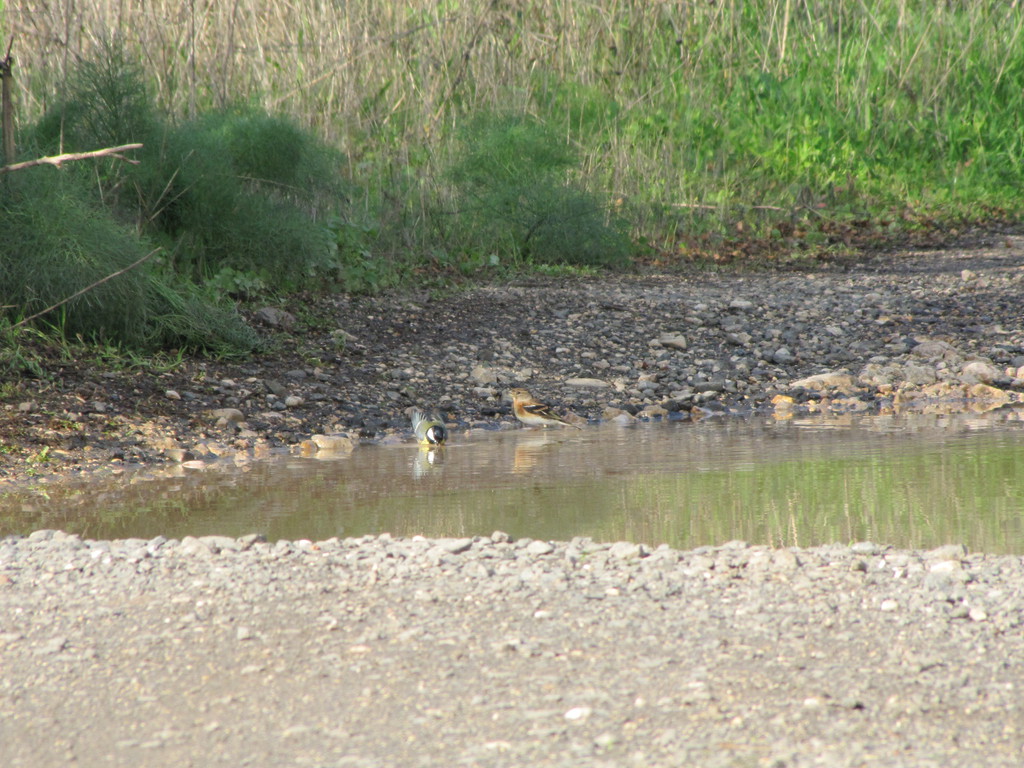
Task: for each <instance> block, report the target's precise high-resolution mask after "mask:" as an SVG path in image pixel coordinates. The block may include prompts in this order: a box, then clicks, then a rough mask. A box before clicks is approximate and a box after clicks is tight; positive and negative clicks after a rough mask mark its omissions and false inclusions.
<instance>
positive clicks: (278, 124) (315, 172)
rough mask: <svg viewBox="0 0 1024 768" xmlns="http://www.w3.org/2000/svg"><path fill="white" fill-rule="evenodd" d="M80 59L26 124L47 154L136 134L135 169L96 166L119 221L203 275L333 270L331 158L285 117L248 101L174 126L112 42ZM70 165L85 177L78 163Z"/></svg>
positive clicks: (299, 275) (283, 276) (335, 204)
mask: <svg viewBox="0 0 1024 768" xmlns="http://www.w3.org/2000/svg"><path fill="white" fill-rule="evenodd" d="M102 53H103V55H102V57H101V58H100V60H98V61H97V62H83V63H82V64H81V66H80V67H78V69H76V71H75V73H74V75H73V76H72V77H71V78H70V80H69V83H68V88H67V92H66V94H65V97H64V99H63V100H62V101H61V103H60V104H59V105H57V106H56V107H54V108H53V109H52V110H50V111H49V112H48V113H47V114H46V115H45V116H44V117H43V119H42V120H41V121H40V123H39V125H38V126H37V127H36V130H35V131H34V132H33V136H34V138H35V141H36V143H37V144H38V145H39V146H40V147H42V148H43V149H45V150H47V151H52V152H55V151H58V150H63V151H84V150H91V149H98V148H100V147H105V146H111V145H117V144H123V143H128V142H142V143H143V144H144V145H145V146H144V148H143V150H142V151H141V152H139V153H137V154H136V157H137V159H138V160H139V161H140V162H139V164H138V165H128V164H124V163H110V162H105V163H101V164H100V166H98V167H101V168H103V169H104V172H103V173H101V174H100V178H99V182H100V183H99V185H97V189H98V191H99V192H100V195H101V198H102V201H103V203H104V205H106V206H108V208H110V210H111V211H112V212H113V213H114V215H116V216H117V217H118V218H119V219H120V220H122V221H124V222H128V223H132V224H135V225H137V226H138V227H139V229H140V231H141V232H143V233H144V234H146V235H148V236H150V237H152V238H154V240H155V241H156V242H159V243H161V244H163V245H165V246H166V247H167V249H168V251H169V252H172V253H173V254H174V259H173V261H172V264H173V266H174V268H175V269H176V270H178V271H179V272H180V273H181V274H182V275H184V276H186V277H187V278H189V279H191V280H193V281H196V282H199V283H201V282H202V281H204V280H205V279H207V278H209V277H212V276H213V275H215V274H218V273H219V272H220V271H221V270H223V269H225V268H231V269H234V270H236V271H239V272H247V273H254V274H256V275H258V276H259V277H260V278H261V279H263V280H264V281H266V282H267V283H269V284H273V285H275V286H279V287H289V286H290V287H299V286H302V285H304V284H305V283H307V282H308V281H310V280H312V279H317V278H324V277H327V278H331V277H334V276H336V274H337V268H338V261H337V248H336V246H335V243H334V241H333V239H332V236H331V233H330V232H329V231H328V229H327V226H326V221H327V219H328V218H329V217H331V216H336V215H338V213H339V211H340V210H341V209H342V208H343V207H344V203H345V201H346V192H347V189H346V186H345V185H344V183H343V182H342V179H341V176H340V174H339V172H338V170H339V167H340V165H341V163H340V155H339V154H338V153H337V152H335V151H333V150H331V149H329V148H328V147H326V146H325V145H324V144H323V143H322V142H319V141H318V140H316V139H315V138H313V137H312V135H311V134H309V133H308V132H306V131H303V130H301V129H299V128H298V127H297V126H296V125H295V124H294V123H293V122H292V121H290V120H288V119H286V118H284V117H280V116H274V115H269V114H267V113H265V112H263V111H262V110H259V109H256V108H250V107H239V108H233V109H226V110H219V111H216V112H211V113H208V114H205V115H202V116H200V117H198V118H196V119H194V120H189V121H185V122H183V123H182V124H180V125H172V124H170V123H168V122H166V121H162V120H159V119H157V118H156V117H155V108H154V106H153V104H152V102H151V100H150V99H149V98H148V96H147V95H146V90H145V87H144V85H143V82H142V80H141V71H140V70H139V69H138V68H137V67H135V66H133V65H132V64H130V63H129V62H128V61H127V60H126V58H125V56H124V54H123V51H122V49H121V48H119V47H118V46H117V45H114V44H111V45H109V46H107V47H106V48H105V49H104V51H103V52H102ZM68 173H70V174H77V175H90V176H91V175H92V174H94V173H95V170H94V169H93V168H92V167H89V166H88V165H79V166H77V167H75V168H69V169H68Z"/></svg>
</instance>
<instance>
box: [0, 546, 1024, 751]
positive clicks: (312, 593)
mask: <svg viewBox="0 0 1024 768" xmlns="http://www.w3.org/2000/svg"><path fill="white" fill-rule="evenodd" d="M1022 624H1024V562H1022V559H1021V558H1020V557H1009V556H1001V557H994V556H985V555H977V554H968V553H966V552H965V551H964V549H963V547H960V546H954V545H951V546H946V547H943V548H941V549H938V550H934V551H931V552H912V551H898V550H892V549H887V548H884V547H881V546H878V545H874V544H870V543H859V544H855V545H853V546H835V547H822V548H816V549H791V550H771V549H767V548H764V547H753V546H747V545H746V544H745V543H743V542H729V543H726V544H724V545H722V546H719V547H714V548H711V547H707V548H701V549H698V550H694V551H691V552H680V551H677V550H672V549H669V548H667V547H660V548H656V549H653V550H648V549H646V548H644V547H642V546H640V545H637V544H633V543H627V542H620V543H616V544H611V545H608V544H595V543H593V542H591V541H589V540H573V541H571V542H568V543H549V542H544V541H531V540H518V541H509V540H508V537H507V536H505V535H503V534H500V533H496V534H494V535H493V536H492V537H490V538H477V539H463V540H426V539H415V538H414V539H404V540H403V539H392V538H391V537H389V536H382V537H379V538H364V539H358V540H344V541H339V540H336V539H334V540H329V541H324V542H318V543H311V542H284V541H282V542H276V543H266V542H262V541H259V540H258V539H257V538H256V537H248V538H243V539H238V540H235V539H227V538H221V537H207V538H203V539H190V538H186V539H184V540H182V541H167V540H163V539H155V540H152V541H142V540H128V541H114V542H106V541H83V540H81V539H79V538H77V537H74V536H68V535H65V534H62V533H59V532H52V531H39V532H36V533H34V534H32V535H31V536H29V537H27V538H20V539H17V538H8V539H6V540H4V541H3V542H2V543H0V666H2V668H3V670H4V671H3V676H2V680H0V744H2V745H3V746H2V749H3V753H4V760H3V762H4V765H5V766H7V767H8V768H13V767H15V766H18V767H20V766H25V767H31V768H42V767H44V766H68V765H82V766H93V765H111V766H133V767H134V766H140V765H144V766H209V765H230V766H239V765H254V766H281V765H313V766H367V767H370V766H463V765H464V766H581V765H592V766H645V767H647V766H776V767H778V768H781V767H782V766H867V765H870V766H879V765H886V766H981V765H984V766H1019V765H1021V764H1022V763H1024V709H1022V704H1024V697H1022V691H1024V632H1022Z"/></svg>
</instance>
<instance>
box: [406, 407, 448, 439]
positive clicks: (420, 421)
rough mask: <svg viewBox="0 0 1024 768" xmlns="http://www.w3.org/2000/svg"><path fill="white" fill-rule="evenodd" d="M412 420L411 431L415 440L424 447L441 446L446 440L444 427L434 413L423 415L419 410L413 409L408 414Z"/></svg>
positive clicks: (446, 435) (446, 432) (446, 433)
mask: <svg viewBox="0 0 1024 768" xmlns="http://www.w3.org/2000/svg"><path fill="white" fill-rule="evenodd" d="M410 417H411V418H412V431H413V434H415V435H416V439H417V440H419V441H420V442H421V443H424V444H426V445H443V444H444V441H445V440H447V439H448V430H447V429H445V427H444V422H443V421H441V417H440V416H438V415H437V414H436V413H434V412H430V413H424V412H423V411H421V410H420V409H419V408H413V409H412V413H411V414H410Z"/></svg>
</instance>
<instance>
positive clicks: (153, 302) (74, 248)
mask: <svg viewBox="0 0 1024 768" xmlns="http://www.w3.org/2000/svg"><path fill="white" fill-rule="evenodd" d="M0 230H2V231H3V233H4V237H3V239H2V240H0V296H3V297H4V300H3V304H4V305H6V306H7V307H8V308H7V310H6V314H7V316H8V317H18V316H20V317H29V316H31V315H34V314H35V313H37V312H40V311H42V310H44V309H46V308H48V307H50V306H52V305H55V304H58V303H59V302H62V301H64V300H65V299H69V298H70V297H72V296H74V295H75V294H76V293H78V292H79V291H80V290H82V289H84V288H87V287H88V286H92V285H93V284H94V283H99V284H98V285H95V286H94V287H92V288H89V290H86V291H85V292H83V293H81V294H80V295H78V296H76V297H75V298H72V299H70V301H67V302H66V303H64V304H61V306H60V307H59V308H58V309H57V310H55V311H53V312H50V313H48V314H45V315H43V316H42V317H40V318H39V320H38V321H37V322H38V323H39V324H41V325H50V326H55V327H57V329H58V330H59V331H60V332H62V333H63V334H64V335H65V336H66V337H68V338H75V337H82V338H84V339H88V340H94V341H97V342H102V343H114V344H123V345H126V346H128V347H132V348H137V349H155V348H159V347H185V348H190V349H205V350H208V351H211V352H214V353H218V354H238V353H240V352H248V351H250V350H252V349H253V348H254V347H255V346H256V345H257V342H258V339H257V337H256V335H255V333H254V332H253V331H252V330H251V329H250V328H248V326H246V325H245V323H244V322H243V321H242V320H241V318H240V317H239V316H238V315H237V313H235V312H234V311H233V310H232V309H229V308H225V307H222V306H218V305H216V304H214V303H213V302H212V301H210V300H209V299H205V298H203V296H202V295H201V294H200V293H199V291H198V289H197V288H196V287H195V286H189V285H186V284H183V283H182V282H181V281H180V280H177V279H176V278H174V277H173V276H168V275H165V274H161V272H160V271H159V270H158V269H157V268H156V266H155V265H153V264H151V263H148V262H146V263H143V264H141V265H139V266H137V267H135V268H132V269H128V270H127V271H125V272H124V273H122V274H119V275H117V276H116V277H112V278H111V279H109V280H106V281H104V282H100V281H101V280H103V279H104V278H107V277H109V276H111V275H114V274H115V273H117V272H118V271H120V270H123V269H126V268H128V267H130V265H132V264H133V263H134V262H136V261H138V260H140V259H142V258H143V257H144V256H146V254H147V253H149V252H150V251H151V250H152V245H151V244H150V243H148V242H146V241H145V240H144V239H143V238H140V237H139V236H138V234H136V233H135V232H134V231H132V230H131V229H129V228H127V227H125V226H123V225H121V224H119V223H117V222H115V221H114V220H113V219H112V218H111V217H110V215H109V214H108V212H107V211H105V210H104V209H101V208H100V207H98V206H97V205H96V203H95V201H94V200H93V199H92V194H91V190H85V189H83V188H82V185H81V184H80V183H79V181H78V179H77V178H76V177H74V176H65V175H62V174H60V173H58V172H56V171H54V170H53V169H51V168H35V169H31V170H29V171H22V172H21V173H20V174H18V175H16V176H15V177H13V178H11V179H10V183H9V185H8V187H7V189H6V190H5V192H4V194H3V195H0Z"/></svg>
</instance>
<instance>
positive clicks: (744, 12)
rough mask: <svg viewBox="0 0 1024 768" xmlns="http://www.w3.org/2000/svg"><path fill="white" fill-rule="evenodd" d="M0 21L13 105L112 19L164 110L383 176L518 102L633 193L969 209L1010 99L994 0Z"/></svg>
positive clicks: (1020, 79) (437, 156) (440, 8)
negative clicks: (272, 137)
mask: <svg viewBox="0 0 1024 768" xmlns="http://www.w3.org/2000/svg"><path fill="white" fill-rule="evenodd" d="M0 21H2V16H0ZM6 26H7V27H9V28H10V29H12V30H13V31H14V33H15V35H16V42H15V54H16V56H17V57H18V70H19V71H18V75H19V77H20V78H21V83H22V86H23V88H22V105H21V111H22V119H23V120H31V119H32V118H33V117H35V116H38V115H39V114H41V112H42V111H43V110H44V109H45V107H46V105H47V100H49V99H51V98H53V95H54V94H56V93H59V92H60V89H61V88H60V86H61V83H62V81H63V80H64V79H65V78H66V77H67V73H68V71H69V70H70V69H71V68H73V67H75V66H76V65H77V62H78V61H80V60H82V59H86V58H89V57H90V56H91V55H93V54H94V53H95V52H96V51H97V50H99V48H100V45H101V41H102V40H103V39H105V38H107V37H109V36H116V37H117V38H119V39H120V40H121V41H122V42H123V43H124V44H125V45H126V46H127V50H128V51H129V52H130V53H132V54H133V55H136V56H137V57H138V58H139V59H140V60H141V61H143V62H144V66H145V69H146V72H147V73H148V74H149V76H150V77H151V81H152V87H153V88H154V90H155V92H156V97H157V101H158V104H159V105H160V106H161V107H162V108H164V109H166V110H167V111H168V112H170V113H171V114H174V115H180V116H189V115H192V114H195V113H196V111H197V110H199V111H201V110H203V109H206V108H208V107H211V106H213V107H216V106H224V105H227V104H231V103H237V102H238V101H243V102H250V103H255V104H258V105H260V106H263V107H265V108H267V109H269V110H271V111H282V112H285V113H287V114H289V115H291V116H292V117H293V118H294V119H296V120H297V121H298V122H299V123H300V124H302V125H304V126H306V127H308V128H310V129H312V130H314V131H316V132H317V133H318V135H319V136H321V137H322V138H324V139H325V140H327V141H328V142H330V143H333V144H335V145H337V146H338V147H339V148H341V149H343V150H344V151H345V152H346V154H347V156H348V157H349V160H350V163H351V167H350V168H349V169H348V170H349V174H350V175H351V176H353V177H356V178H359V177H362V176H366V175H368V174H369V175H371V176H373V177H374V178H375V179H376V178H386V179H387V180H386V181H385V182H383V183H385V184H392V183H394V181H395V178H396V177H397V176H401V174H402V173H405V172H406V171H407V170H408V169H409V168H410V167H413V168H415V169H416V171H415V174H416V175H417V177H418V178H420V179H421V180H423V179H425V180H427V181H426V182H425V183H426V186H432V185H435V184H437V181H436V179H438V178H439V177H440V176H441V172H440V171H441V169H442V168H443V167H445V165H446V164H447V163H448V160H449V158H448V154H449V153H450V152H452V151H456V150H454V149H453V147H452V146H451V142H450V137H451V136H452V135H453V134H454V130H453V129H454V128H455V127H456V126H457V124H458V123H459V122H460V121H461V119H462V118H463V117H464V116H465V115H467V114H472V113H479V112H488V111H490V112H494V111H511V112H513V113H527V114H533V115H535V116H538V117H539V118H541V119H542V120H543V121H545V122H546V124H547V125H548V126H549V127H553V128H555V129H556V130H558V131H560V132H562V133H564V135H565V136H566V137H568V138H569V139H570V140H571V141H572V142H574V143H576V144H577V145H578V146H579V147H580V150H581V152H580V156H581V158H582V164H581V168H580V175H581V176H583V177H586V178H587V179H589V180H590V182H591V183H593V184H594V185H596V187H597V188H600V189H602V190H603V191H605V192H607V193H610V194H614V195H615V196H616V197H617V198H618V197H625V198H627V199H629V200H631V201H634V202H639V203H643V204H644V205H648V206H658V205H661V206H673V205H675V206H678V207H679V208H681V209H686V210H704V209H706V208H707V205H708V204H710V205H711V206H712V207H715V206H723V208H724V207H726V206H736V205H741V206H742V205H746V206H748V208H747V210H750V208H749V206H753V205H757V204H765V205H780V206H791V205H794V204H795V201H796V200H797V198H798V197H799V196H801V195H803V197H805V198H806V197H807V194H810V195H811V196H812V197H813V196H822V195H826V194H831V192H830V191H829V190H832V189H833V188H835V187H838V186H840V185H843V186H844V188H845V186H846V185H849V188H851V189H853V188H854V187H853V186H852V185H853V182H854V181H855V182H856V187H855V188H856V190H857V193H858V195H863V196H864V200H865V202H864V205H866V206H871V205H874V204H876V203H877V202H878V200H879V199H882V198H884V199H885V204H886V205H891V204H893V202H894V201H896V203H897V204H910V205H913V206H918V207H922V206H923V207H928V205H935V206H942V205H944V204H947V203H949V201H950V200H960V202H961V203H964V200H965V198H964V195H965V194H966V195H967V197H966V204H968V205H969V204H971V203H972V202H974V201H973V200H972V198H971V195H972V194H973V195H976V196H979V197H980V198H985V197H986V196H988V197H991V196H992V194H993V193H992V190H993V189H996V188H999V189H1005V190H1010V189H1012V188H1014V186H1016V185H1018V184H1019V182H1020V181H1022V179H1021V177H1022V176H1024V160H1022V158H1024V147H1022V144H1021V139H1020V138H1019V134H1020V132H1019V130H1017V129H1016V126H1015V125H1012V123H1013V121H1012V120H1009V121H1008V122H1005V123H1003V124H1002V125H1000V122H1001V121H1004V120H1005V119H1006V117H1007V116H1008V115H1010V114H1013V113H1018V112H1019V108H1021V107H1022V106H1024V104H1022V102H1024V98H1022V97H1021V93H1022V91H1024V54H1022V51H1024V46H1022V45H1021V44H1020V43H1021V37H1022V32H1024V10H1022V9H1021V8H1020V7H1018V5H1017V4H1006V3H1002V2H996V1H995V0H980V1H979V2H972V3H958V2H952V3H938V4H933V3H920V2H911V0H896V2H890V1H889V0H836V1H835V2H823V1H816V0H752V1H751V2H742V1H741V0H722V2H713V3H709V2H686V1H685V0H683V1H682V2H650V3H622V2H618V1H617V0H592V1H591V2H585V3H567V2H561V1H559V0H540V2H534V1H533V0H530V1H527V0H441V1H440V2H439V1H438V0H409V2H406V3H402V4H399V3H385V2H379V1H378V0H345V1H344V2H342V1H341V0H333V1H331V2H328V1H327V0H304V1H303V2H299V0H290V1H287V2H277V1H275V2H268V1H267V0H226V1H221V0H216V1H215V0H185V2H181V0H174V2H171V1H170V0H152V1H151V2H146V3H131V2H124V0H91V1H87V0H55V1H53V2H48V3H33V4H28V3H25V2H16V3H14V4H13V5H11V6H9V7H8V8H7V10H6ZM794 83H795V85H794ZM1013 94H1016V96H1014V95H1013ZM986 156H987V157H986ZM908 158H909V159H910V161H909V162H908ZM996 167H1001V168H1004V169H1009V174H1010V176H1009V177H1006V172H1005V170H1004V171H999V172H998V173H1001V174H1003V175H1002V176H992V175H990V174H994V173H996V172H995V171H994V170H991V169H995V168H996ZM968 169H969V170H968ZM986 169H989V170H986ZM972 185H973V186H972ZM972 189H973V190H975V191H974V192H972V191H971V190H972ZM936 190H938V192H936ZM402 194H404V192H403V193H402ZM1000 194H1001V193H1000ZM997 196H998V195H997ZM987 202H990V203H992V202H993V201H991V200H987ZM993 204H1005V201H1003V200H996V201H994V203H993ZM701 206H703V208H702V207H701ZM859 213H860V212H858V215H859ZM650 224H651V222H648V226H650ZM672 226H674V225H672ZM639 228H640V229H642V228H643V225H641V226H640V227H639Z"/></svg>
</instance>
